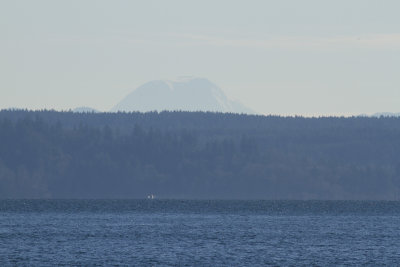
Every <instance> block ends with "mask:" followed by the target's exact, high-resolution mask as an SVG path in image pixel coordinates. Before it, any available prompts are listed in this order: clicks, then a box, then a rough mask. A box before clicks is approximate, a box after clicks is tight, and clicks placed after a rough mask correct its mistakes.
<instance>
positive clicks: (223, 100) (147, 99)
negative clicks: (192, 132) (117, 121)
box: [112, 76, 254, 113]
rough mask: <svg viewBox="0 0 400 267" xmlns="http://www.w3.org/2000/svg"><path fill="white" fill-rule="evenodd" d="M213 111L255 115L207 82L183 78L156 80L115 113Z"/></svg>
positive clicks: (114, 109) (121, 103)
mask: <svg viewBox="0 0 400 267" xmlns="http://www.w3.org/2000/svg"><path fill="white" fill-rule="evenodd" d="M163 110H182V111H214V112H232V113H254V112H253V111H251V110H250V109H248V108H246V107H244V106H243V105H242V104H240V103H238V102H235V101H231V100H229V99H228V97H227V96H226V95H225V93H224V92H223V91H222V90H221V88H219V87H218V86H217V85H215V84H214V83H212V82H210V81H209V80H208V79H206V78H199V77H192V76H182V77H179V78H177V79H175V80H154V81H150V82H147V83H145V84H143V85H141V86H139V87H138V88H137V89H136V90H134V91H133V92H131V93H130V94H129V95H127V96H126V97H125V98H124V99H122V100H121V101H120V102H119V103H118V104H117V105H116V106H115V107H113V109H112V111H127V112H129V111H141V112H147V111H163Z"/></svg>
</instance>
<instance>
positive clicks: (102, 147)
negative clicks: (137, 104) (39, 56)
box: [0, 110, 400, 200]
mask: <svg viewBox="0 0 400 267" xmlns="http://www.w3.org/2000/svg"><path fill="white" fill-rule="evenodd" d="M399 189H400V119H399V118H394V117H390V118H389V117H385V118H384V117H381V118H368V117H350V118H344V117H322V118H304V117H280V116H256V115H239V114H229V113H211V112H178V111H177V112H160V113H157V112H150V113H73V112H56V111H46V110H44V111H24V110H3V111H0V197H1V198H145V197H146V196H147V195H148V194H154V195H156V196H157V197H159V198H210V199H215V198H218V199H386V200H397V199H399V198H400V190H399Z"/></svg>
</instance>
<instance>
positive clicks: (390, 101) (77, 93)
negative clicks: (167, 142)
mask: <svg viewBox="0 0 400 267" xmlns="http://www.w3.org/2000/svg"><path fill="white" fill-rule="evenodd" d="M399 10H400V1H398V0H393V1H390V0H375V1H369V0H335V1H333V0H331V1H325V0H302V1H298V0H292V1H288V0H279V1H268V0H260V1H256V0H249V1H244V0H243V1H235V0H228V1H225V0H218V1H216V0H212V1H210V0H202V1H191V0H182V1H177V0H160V1H153V0H146V1H128V0H126V1H121V0H113V1H102V0H93V1H89V0H78V1H75V0H68V1H54V0H48V1H43V0H35V1H31V0H27V1H21V0H10V1H7V0H0V73H1V76H0V109H4V108H11V107H12V108H27V109H56V110H68V109H73V108H76V107H80V106H89V107H92V108H95V109H98V110H100V111H109V110H110V109H111V108H112V107H113V106H114V105H115V104H117V103H118V102H119V101H120V100H121V99H122V98H124V97H125V96H126V95H127V94H128V93H130V92H131V91H133V90H134V89H135V88H137V87H139V86H140V85H142V84H144V83H146V82H148V81H151V80H156V79H174V78H176V77H179V76H196V77H204V78H207V79H209V80H210V81H212V82H214V83H215V84H217V85H218V86H219V87H221V88H222V89H223V90H224V92H225V93H226V95H227V96H228V97H229V98H231V99H234V100H239V101H241V102H242V103H243V104H244V105H246V106H247V107H249V108H251V109H253V110H255V111H257V112H258V113H260V114H280V115H304V116H325V115H339V116H341V115H343V116H349V115H359V114H372V113H375V112H400V75H399V70H400V16H399V15H398V14H399Z"/></svg>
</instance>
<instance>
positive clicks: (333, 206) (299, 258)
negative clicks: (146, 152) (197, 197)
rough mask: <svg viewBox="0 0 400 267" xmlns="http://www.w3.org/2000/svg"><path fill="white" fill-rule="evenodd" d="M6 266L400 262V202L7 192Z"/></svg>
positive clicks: (2, 244) (3, 207)
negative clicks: (38, 196) (19, 195)
mask: <svg viewBox="0 0 400 267" xmlns="http://www.w3.org/2000/svg"><path fill="white" fill-rule="evenodd" d="M0 265H1V266H8V265H10V266H15V265H17V266H24V265H25V266H35V265H38V266H54V265H58V266H60V265H61V266H62V265H85V266H87V265H129V266H131V265H135V266H168V265H171V266H176V265H178V266H257V265H283V266H285V265H296V266H301V265H304V266H310V265H317V266H328V265H371V266H377V265H379V266H381V265H390V266H394V265H400V202H355V201H183V200H182V201H181V200H2V201H0Z"/></svg>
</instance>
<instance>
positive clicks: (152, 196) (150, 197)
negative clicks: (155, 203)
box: [147, 194, 156, 199]
mask: <svg viewBox="0 0 400 267" xmlns="http://www.w3.org/2000/svg"><path fill="white" fill-rule="evenodd" d="M155 198H156V196H155V195H153V194H150V195H148V196H147V199H155Z"/></svg>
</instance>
